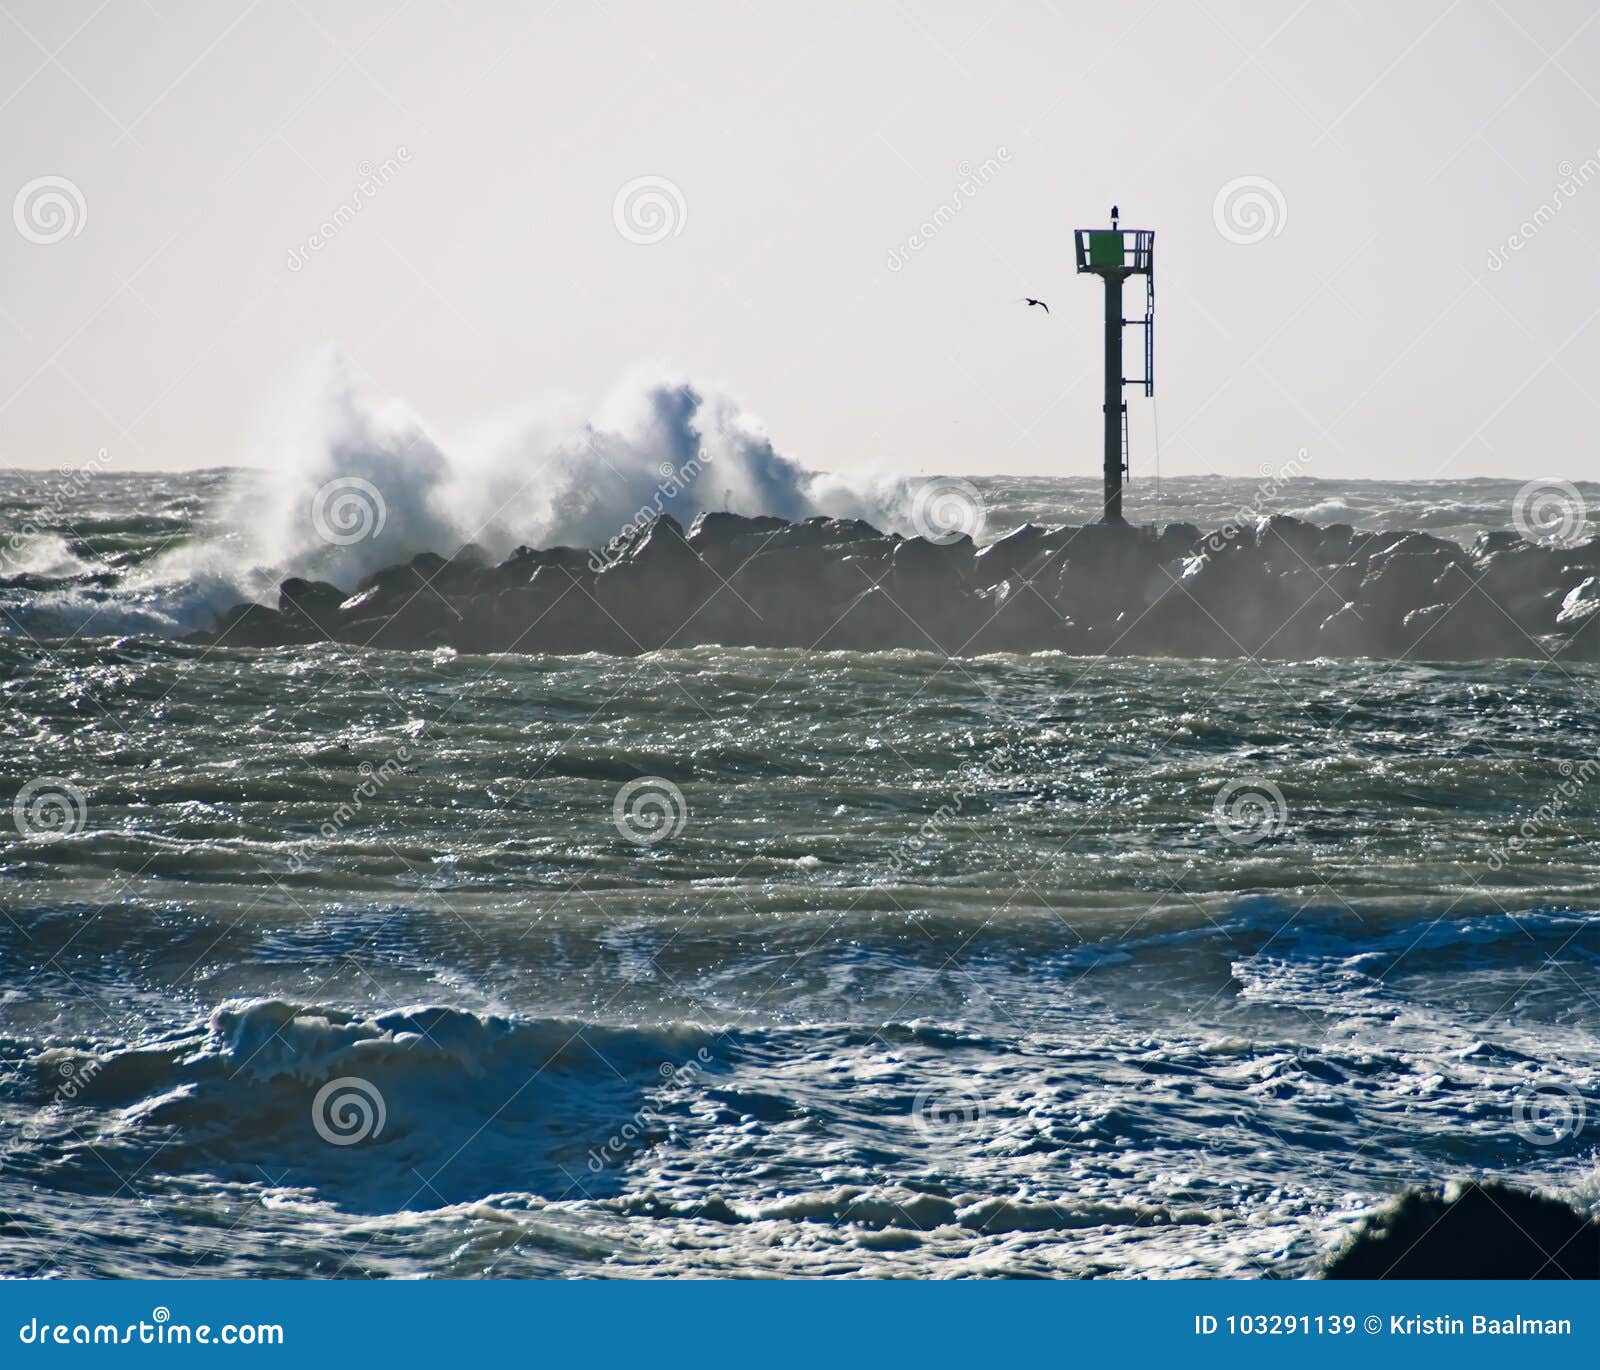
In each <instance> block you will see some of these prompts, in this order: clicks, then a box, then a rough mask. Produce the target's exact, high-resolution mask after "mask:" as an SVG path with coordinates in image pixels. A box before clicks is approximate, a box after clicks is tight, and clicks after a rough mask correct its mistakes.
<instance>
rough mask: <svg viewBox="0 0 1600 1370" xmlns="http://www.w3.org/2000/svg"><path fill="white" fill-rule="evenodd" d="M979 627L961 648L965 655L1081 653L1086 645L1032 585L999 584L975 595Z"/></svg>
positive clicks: (1072, 627)
mask: <svg viewBox="0 0 1600 1370" xmlns="http://www.w3.org/2000/svg"><path fill="white" fill-rule="evenodd" d="M974 607H975V609H976V611H977V618H978V624H977V626H976V628H974V630H973V631H972V634H971V635H970V637H969V638H968V640H967V641H966V643H964V644H963V646H962V651H963V652H964V653H966V654H971V655H974V656H981V655H983V654H985V653H988V652H1038V651H1055V652H1083V651H1087V650H1088V646H1089V642H1088V638H1087V636H1086V635H1085V634H1083V633H1081V632H1079V631H1078V629H1077V627H1076V625H1075V624H1074V623H1073V622H1072V620H1071V619H1069V618H1065V617H1063V616H1062V614H1061V613H1060V612H1059V611H1058V610H1057V609H1056V608H1055V606H1054V605H1052V604H1051V603H1050V601H1049V600H1047V599H1046V598H1045V597H1044V596H1043V595H1042V594H1040V593H1039V591H1038V590H1037V589H1036V588H1035V586H1034V585H1033V583H1032V582H1031V581H1026V580H1021V579H1016V580H1002V581H1001V582H1000V583H999V584H998V585H991V586H987V587H985V588H984V589H982V590H980V591H978V594H977V604H976V605H975V606H974Z"/></svg>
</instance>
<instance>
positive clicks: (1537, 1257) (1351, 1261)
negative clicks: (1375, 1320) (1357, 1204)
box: [1322, 1182, 1600, 1280]
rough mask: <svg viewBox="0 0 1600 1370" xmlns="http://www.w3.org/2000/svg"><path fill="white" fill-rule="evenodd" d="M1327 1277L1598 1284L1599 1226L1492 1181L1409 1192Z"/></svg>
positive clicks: (1366, 1226) (1359, 1236)
mask: <svg viewBox="0 0 1600 1370" xmlns="http://www.w3.org/2000/svg"><path fill="white" fill-rule="evenodd" d="M1322 1274H1323V1278H1325V1279H1330V1280H1593V1279H1600V1222H1596V1221H1595V1220H1594V1219H1592V1218H1590V1217H1589V1215H1588V1214H1586V1213H1584V1212H1581V1211H1580V1210H1578V1209H1576V1208H1574V1207H1573V1206H1571V1205H1570V1204H1567V1203H1564V1202H1562V1201H1561V1200H1560V1199H1555V1198H1551V1197H1549V1196H1547V1195H1543V1194H1536V1193H1532V1192H1530V1191H1528V1190H1524V1189H1516V1188H1513V1187H1512V1186H1510V1185H1507V1184H1500V1183H1497V1182H1482V1183H1479V1182H1469V1183H1459V1184H1454V1185H1451V1186H1450V1187H1448V1188H1447V1189H1445V1190H1443V1191H1439V1190H1434V1189H1411V1190H1407V1191H1406V1192H1405V1193H1404V1194H1402V1195H1401V1196H1400V1197H1399V1198H1398V1199H1396V1200H1395V1201H1394V1202H1393V1203H1391V1204H1389V1205H1387V1206H1386V1207H1384V1208H1382V1209H1379V1210H1378V1211H1377V1212H1376V1213H1374V1214H1373V1215H1372V1216H1371V1217H1369V1218H1368V1219H1367V1220H1366V1222H1365V1223H1363V1224H1362V1226H1361V1229H1360V1230H1359V1231H1358V1232H1357V1233H1356V1235H1355V1237H1354V1238H1353V1239H1352V1240H1351V1241H1350V1242H1349V1243H1348V1244H1347V1245H1346V1246H1345V1247H1343V1248H1342V1249H1341V1250H1340V1251H1338V1252H1336V1253H1335V1254H1334V1255H1333V1256H1332V1257H1331V1258H1330V1259H1329V1261H1328V1262H1327V1264H1326V1265H1325V1266H1324V1268H1323V1272H1322Z"/></svg>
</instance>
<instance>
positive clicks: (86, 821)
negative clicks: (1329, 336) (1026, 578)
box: [0, 470, 1600, 1277]
mask: <svg viewBox="0 0 1600 1370" xmlns="http://www.w3.org/2000/svg"><path fill="white" fill-rule="evenodd" d="M65 479H66V478H64V477H60V476H55V475H48V476H33V475H29V474H27V473H15V472H13V473H8V474H6V475H4V476H3V477H0V509H3V514H0V519H3V520H4V527H3V528H0V538H3V539H4V545H5V547H6V548H7V549H8V557H9V560H8V563H7V565H6V566H4V567H3V568H0V570H3V572H4V578H3V580H0V698H3V707H0V1272H4V1273H9V1274H16V1275H20V1274H55V1275H105V1276H149V1275H166V1276H181V1275H204V1276H223V1275H241V1276H243V1275H250V1276H269V1275H326V1276H346V1277H356V1276H446V1277H453V1276H485V1275H492V1276H535V1275H640V1276H648V1275H655V1276H659V1275H684V1274H693V1275H736V1274H738V1275H756V1274H772V1275H806V1276H816V1275H873V1276H898V1275H914V1276H932V1277H944V1276H957V1275H962V1276H1032V1275H1064V1276H1176V1275H1183V1276H1196V1275H1230V1276H1243V1277H1251V1276H1272V1277H1281V1276H1297V1275H1302V1274H1305V1273H1307V1272H1309V1271H1311V1270H1312V1269H1314V1267H1315V1265H1316V1262H1317V1261H1318V1260H1319V1259H1320V1258H1321V1256H1322V1255H1323V1254H1324V1253H1326V1252H1327V1251H1328V1250H1329V1249H1330V1248H1332V1247H1333V1246H1335V1245H1337V1244H1338V1243H1339V1242H1340V1241H1341V1240H1342V1239H1343V1238H1344V1237H1345V1236H1346V1235H1347V1234H1348V1232H1349V1231H1350V1229H1351V1228H1352V1226H1353V1225H1354V1224H1355V1223H1356V1222H1357V1221H1358V1219H1359V1217H1360V1215H1361V1214H1362V1213H1363V1212H1365V1211H1366V1210H1367V1209H1369V1208H1370V1207H1371V1206H1373V1205H1374V1204H1377V1203H1380V1202H1382V1201H1383V1200H1384V1199H1385V1198H1387V1197H1388V1196H1390V1195H1392V1194H1394V1193H1396V1192H1397V1191H1399V1190H1400V1189H1401V1188H1402V1187H1403V1186H1405V1185H1407V1184H1412V1183H1419V1182H1427V1181H1431V1180H1442V1179H1446V1178H1452V1177H1457V1176H1463V1175H1477V1174H1487V1175H1495V1176H1501V1177H1504V1178H1507V1179H1511V1180H1514V1181H1516V1182H1519V1183H1531V1184H1536V1185H1540V1186H1544V1187H1548V1188H1550V1189H1553V1190H1555V1191H1558V1192H1561V1193H1563V1194H1565V1195H1567V1196H1568V1197H1570V1198H1571V1199H1572V1200H1573V1201H1574V1202H1577V1203H1580V1204H1584V1205H1586V1206H1589V1207H1600V1170H1597V1158H1596V1147H1597V1144H1600V1041H1597V1036H1596V1032H1597V1029H1600V974H1597V969H1600V767H1597V762H1600V710H1597V707H1596V704H1597V699H1600V689H1597V687H1600V669H1596V668H1595V667H1592V666H1591V667H1580V666H1576V665H1569V666H1566V667H1565V668H1563V667H1561V666H1558V665H1555V664H1551V663H1535V662H1532V661H1487V662H1482V663H1477V664H1471V665H1460V664H1456V665H1439V664H1430V663H1427V662H1396V661H1387V662H1385V661H1353V662H1349V661H1347V662H1326V661H1324V662H1313V663H1283V662H1253V661H1249V660H1235V661H1215V662H1212V661H1170V660H1152V659H1138V658H1121V659H1116V660H1100V659H1087V658H1071V657H1064V656H1059V655H1049V654H1045V655H1034V656H992V657H983V658H976V659H946V658H943V657H940V656H934V655H922V654H915V653H907V652H894V653H882V654H858V653H837V654H817V653H811V654H808V653H804V652H799V651H759V650H724V649H718V648H703V649H696V650H691V651H676V652H664V653H659V654H651V655H646V656H643V657H638V658H630V659H620V658H611V657H601V656H586V657H574V658H557V657H541V656H528V657H501V658H487V657H483V658H476V657H469V656H465V655H457V654H455V653H453V652H451V651H448V650H443V651H440V652H437V653H434V654H431V655H430V654H417V653H398V652H385V651H377V650H373V651H355V650H351V649H348V648H344V647H338V646H334V645H332V644H325V645H322V646H315V647H297V648H290V649H282V650H273V651H261V650H242V649H215V648H206V647H200V646H188V645H182V644H180V643H178V642H176V641H175V640H174V639H175V638H176V636H177V634H178V633H179V632H180V631H181V630H182V629H183V628H185V627H189V626H193V625H194V623H195V621H196V615H197V614H199V613H201V611H202V610H204V609H207V608H208V606H214V604H215V603H216V601H217V594H218V593H219V592H218V589H217V584H218V581H219V577H220V578H221V579H226V577H221V576H220V573H219V572H217V571H216V570H215V566H214V564H213V563H211V562H203V561H194V562H191V563H189V565H190V568H191V572H192V579H190V580H184V579H181V578H178V577H175V575H174V574H173V573H172V572H171V570H170V567H171V566H173V565H175V564H177V563H174V562H173V561H172V560H171V553H172V552H173V549H174V548H180V549H181V548H183V547H185V546H190V545H193V544H195V543H196V542H197V540H200V539H202V538H203V537H211V538H219V537H220V538H221V539H222V540H223V542H225V541H226V538H227V536H229V535H228V534H227V531H226V530H223V531H222V532H221V533H218V531H217V527H216V515H215V511H216V509H217V508H218V502H219V499H220V495H221V492H222V491H223V490H224V489H225V488H227V487H229V486H230V485H231V484H232V483H233V482H234V481H235V480H236V479H237V477H236V476H235V475H234V474H233V473H230V472H227V471H221V470H216V471H208V472H199V473H187V474H182V475H156V476H152V475H143V476H135V475H115V474H110V473H100V474H97V475H96V476H95V477H94V479H93V480H92V481H88V482H78V483H74V484H72V485H71V488H66V486H64V484H63V482H64V481H65ZM975 483H976V484H977V485H978V487H979V488H980V489H981V490H982V491H983V494H984V497H985V500H986V502H987V506H988V518H989V527H990V528H991V530H992V531H993V532H995V533H998V532H1001V531H1004V529H1005V528H1006V527H1008V526H1011V525H1013V524H1015V523H1018V522H1021V521H1023V520H1024V519H1032V520H1034V521H1038V522H1075V521H1082V520H1084V519H1085V518H1087V517H1090V516H1091V515H1092V510H1093V500H1094V493H1095V492H1094V488H1093V486H1092V485H1091V484H1090V483H1088V482H1074V481H1049V480H1040V479H1027V480H1020V479H1019V480H1011V479H1006V478H988V479H983V480H978V481H976V482H975ZM1516 488H1517V483H1516V482H1514V481H1472V482H1434V483H1428V484H1415V485H1405V484H1389V483H1358V482H1328V481H1310V480H1293V481H1288V482H1285V483H1283V484H1282V486H1281V487H1280V488H1277V489H1275V491H1274V496H1273V499H1272V501H1271V506H1272V507H1274V508H1278V509H1283V510H1287V511H1289V512H1294V513H1298V514H1300V515H1302V516H1304V517H1310V518H1314V519H1316V520H1317V521H1319V522H1332V521H1336V520H1337V521H1345V522H1351V523H1354V524H1356V525H1358V526H1362V527H1394V528H1400V527H1406V528H1424V529H1427V530H1429V531H1432V532H1435V533H1439V534H1441V535H1443V536H1450V537H1455V538H1458V539H1470V537H1471V536H1472V535H1473V534H1474V533H1475V532H1476V531H1478V530H1479V529H1482V528H1489V527H1505V526H1508V522H1509V520H1508V510H1509V507H1510V503H1511V499H1512V496H1513V494H1514V493H1515V490H1516ZM1256 489H1257V487H1256V486H1254V485H1253V484H1252V483H1250V482H1244V481H1239V482H1234V481H1227V480H1222V479H1220V478H1214V479H1209V480H1201V479H1192V480H1183V481H1171V482H1167V483H1166V485H1165V486H1164V488H1163V490H1162V492H1161V505H1160V508H1159V510H1157V508H1156V507H1155V504H1154V492H1153V490H1152V489H1150V488H1149V487H1147V486H1136V487H1135V488H1134V491H1133V492H1132V496H1131V499H1130V512H1131V514H1132V516H1133V517H1135V518H1138V519H1150V518H1155V517H1160V518H1162V519H1176V518H1188V519H1192V520H1194V521H1196V522H1198V523H1200V524H1202V525H1213V524H1215V523H1217V522H1220V521H1222V520H1224V519H1226V518H1228V517H1230V516H1231V515H1232V514H1233V513H1234V512H1235V511H1236V510H1238V509H1240V508H1241V507H1245V506H1248V505H1250V504H1251V502H1252V500H1253V499H1254V498H1256V496H1254V495H1253V494H1252V491H1255V490H1256ZM157 566H165V567H168V568H169V569H168V570H166V571H164V572H162V574H159V575H157V574H154V573H153V572H152V568H153V567H157ZM274 569H275V570H281V569H283V568H274Z"/></svg>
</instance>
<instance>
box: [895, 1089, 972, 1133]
mask: <svg viewBox="0 0 1600 1370" xmlns="http://www.w3.org/2000/svg"><path fill="white" fill-rule="evenodd" d="M988 1113H989V1110H988V1107H987V1106H986V1105H985V1104H984V1102H983V1100H982V1099H978V1098H974V1097H973V1096H972V1095H970V1094H968V1093H967V1092H966V1091H965V1090H960V1089H938V1090H935V1089H919V1090H918V1091H917V1092H916V1095H915V1096H914V1097H913V1098H912V1100H911V1126H912V1127H914V1128H915V1129H916V1130H917V1131H918V1132H920V1133H921V1134H922V1135H923V1136H924V1137H927V1138H930V1139H932V1140H938V1141H960V1140H962V1139H963V1138H966V1137H970V1136H972V1135H973V1134H974V1133H976V1132H978V1131H979V1130H980V1129H981V1128H982V1126H983V1121H984V1119H985V1118H986V1117H987V1116H988Z"/></svg>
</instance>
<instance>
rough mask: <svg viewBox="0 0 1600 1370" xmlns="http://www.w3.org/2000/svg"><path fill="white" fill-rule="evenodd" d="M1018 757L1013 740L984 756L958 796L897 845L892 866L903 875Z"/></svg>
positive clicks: (895, 871) (1001, 777)
mask: <svg viewBox="0 0 1600 1370" xmlns="http://www.w3.org/2000/svg"><path fill="white" fill-rule="evenodd" d="M1019 759H1020V757H1019V754H1018V750H1017V746H1016V744H1015V743H1011V742H1008V743H1006V744H1005V745H1004V746H1002V747H1000V748H999V749H998V750H997V751H995V752H992V753H990V754H989V755H988V756H986V757H984V759H983V760H982V761H981V762H980V763H979V764H978V766H977V768H976V769H975V770H974V771H972V772H970V773H968V774H967V775H966V776H964V778H963V779H962V782H961V784H960V785H959V786H958V787H957V789H956V793H955V797H954V798H953V799H948V800H946V801H945V802H944V803H943V804H941V805H939V807H938V808H937V809H935V810H934V811H933V812H932V813H931V814H929V815H928V817H927V818H925V819H924V820H923V821H922V823H921V824H920V825H919V826H918V828H917V830H916V832H914V833H913V834H912V835H911V836H910V837H907V838H904V839H903V840H902V841H901V842H900V843H899V844H898V845H897V846H896V848H895V850H894V854H893V855H892V856H891V857H890V858H889V861H888V866H889V869H890V870H891V871H893V872H894V873H895V874H896V875H900V874H901V873H902V872H903V871H904V870H905V868H906V867H907V866H908V865H909V864H910V863H911V861H912V860H913V859H914V858H915V857H916V855H917V854H918V853H920V852H921V851H922V849H923V848H924V847H926V846H927V845H928V844H929V843H930V842H932V841H934V840H935V839H937V838H938V837H940V836H941V834H943V832H944V830H945V829H946V828H947V827H949V825H950V824H951V823H954V822H955V821H956V820H957V819H958V818H960V817H961V813H962V810H963V809H965V808H966V806H967V802H968V801H969V800H971V799H974V798H976V797H977V796H978V795H979V794H980V793H981V792H983V791H984V790H986V789H989V788H992V787H993V786H994V785H995V784H996V783H998V782H999V781H1001V780H1003V779H1005V778H1006V777H1007V776H1008V775H1010V773H1011V772H1010V767H1011V766H1012V764H1013V763H1014V762H1016V761H1017V760H1019Z"/></svg>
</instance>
